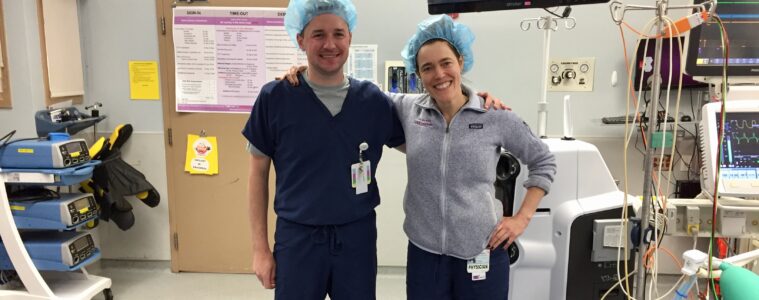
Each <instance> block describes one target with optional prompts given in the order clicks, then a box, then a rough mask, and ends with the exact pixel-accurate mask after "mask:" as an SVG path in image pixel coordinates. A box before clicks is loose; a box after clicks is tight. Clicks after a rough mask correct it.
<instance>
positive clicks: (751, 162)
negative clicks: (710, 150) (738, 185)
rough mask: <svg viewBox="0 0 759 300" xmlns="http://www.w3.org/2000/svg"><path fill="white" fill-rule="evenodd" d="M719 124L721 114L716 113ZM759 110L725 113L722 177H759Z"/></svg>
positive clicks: (750, 178)
mask: <svg viewBox="0 0 759 300" xmlns="http://www.w3.org/2000/svg"><path fill="white" fill-rule="evenodd" d="M716 115H717V116H716V120H717V124H718V125H719V119H720V114H719V113H718V114H716ZM757 172H759V112H727V113H725V138H724V142H723V143H722V160H721V162H720V174H721V176H720V178H723V179H747V180H755V179H758V178H759V177H758V176H759V174H757Z"/></svg>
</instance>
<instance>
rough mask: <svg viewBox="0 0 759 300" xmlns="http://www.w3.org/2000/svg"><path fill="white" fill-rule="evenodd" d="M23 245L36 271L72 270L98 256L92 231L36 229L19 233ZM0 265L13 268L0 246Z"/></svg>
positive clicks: (4, 267)
mask: <svg viewBox="0 0 759 300" xmlns="http://www.w3.org/2000/svg"><path fill="white" fill-rule="evenodd" d="M21 239H22V240H23V241H24V247H25V248H26V251H27V252H28V253H29V257H30V258H31V259H32V262H33V263H34V266H35V267H36V268H37V269H38V270H40V271H75V270H78V269H79V268H81V267H83V266H86V265H88V264H90V263H92V262H94V261H96V260H97V259H98V258H100V251H99V250H98V248H97V246H96V245H95V242H94V239H93V238H92V235H90V234H89V233H87V232H75V231H62V232H58V231H36V232H24V233H22V234H21ZM0 269H2V270H13V269H14V268H13V263H12V262H11V260H10V257H9V256H8V253H7V252H6V250H5V247H2V246H0Z"/></svg>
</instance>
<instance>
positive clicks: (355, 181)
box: [351, 160, 372, 195]
mask: <svg viewBox="0 0 759 300" xmlns="http://www.w3.org/2000/svg"><path fill="white" fill-rule="evenodd" d="M370 183H372V163H371V162H370V161H368V160H367V161H364V162H360V163H355V164H352V165H351V186H352V187H353V188H354V189H356V195H360V194H363V193H366V192H368V191H369V184H370Z"/></svg>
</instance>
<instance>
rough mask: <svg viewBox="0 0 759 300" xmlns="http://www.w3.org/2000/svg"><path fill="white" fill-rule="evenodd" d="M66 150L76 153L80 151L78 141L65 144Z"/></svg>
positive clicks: (80, 147) (80, 146)
mask: <svg viewBox="0 0 759 300" xmlns="http://www.w3.org/2000/svg"><path fill="white" fill-rule="evenodd" d="M66 151H68V153H76V152H81V151H82V145H81V144H80V143H79V142H75V143H68V144H66Z"/></svg>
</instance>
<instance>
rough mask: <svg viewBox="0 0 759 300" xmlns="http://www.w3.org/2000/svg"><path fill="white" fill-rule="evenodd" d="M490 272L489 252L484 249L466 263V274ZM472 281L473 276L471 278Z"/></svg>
mask: <svg viewBox="0 0 759 300" xmlns="http://www.w3.org/2000/svg"><path fill="white" fill-rule="evenodd" d="M489 270H490V250H489V249H485V250H483V251H482V253H480V254H478V255H477V256H475V257H474V258H473V259H470V260H469V261H467V262H466V271H467V273H472V274H484V273H486V272H487V271H489ZM472 279H473V280H474V276H473V277H472Z"/></svg>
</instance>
